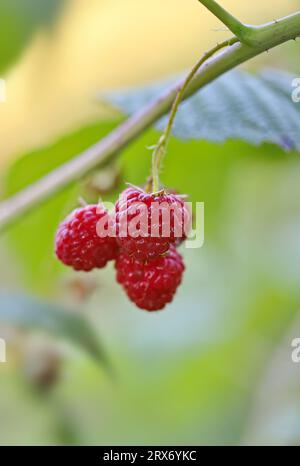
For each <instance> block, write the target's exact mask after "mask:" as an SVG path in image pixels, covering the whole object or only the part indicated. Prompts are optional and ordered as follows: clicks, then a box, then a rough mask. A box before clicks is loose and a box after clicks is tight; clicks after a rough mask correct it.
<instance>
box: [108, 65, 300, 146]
mask: <svg viewBox="0 0 300 466" xmlns="http://www.w3.org/2000/svg"><path fill="white" fill-rule="evenodd" d="M293 78H294V76H292V75H289V74H283V73H281V72H279V71H269V72H268V73H263V74H260V75H252V74H250V73H246V72H244V71H236V70H234V71H231V72H229V73H228V74H226V75H224V76H222V77H221V78H219V79H217V80H216V81H215V82H213V83H211V84H210V85H208V86H207V87H205V88H204V89H201V90H200V91H198V92H197V93H196V94H195V95H193V96H192V97H190V98H189V99H188V100H187V101H186V102H184V103H183V104H182V105H181V106H180V109H179V111H178V114H177V116H176V119H175V125H174V129H173V134H174V135H175V136H176V137H177V138H179V139H183V140H189V139H195V140H198V139H200V140H208V141H213V142H223V141H226V140H230V139H239V140H242V141H246V142H249V143H251V144H254V145H259V144H262V143H264V142H268V143H273V144H276V145H278V146H280V147H282V148H284V149H285V150H290V149H293V148H295V149H297V150H300V105H299V104H298V105H297V104H296V103H294V102H293V101H292V98H291V92H292V80H293ZM169 85H170V80H169V81H168V82H167V84H166V83H159V84H157V83H155V84H154V85H151V86H148V87H144V88H140V89H135V90H128V91H124V92H113V93H109V94H108V95H107V98H108V100H109V101H110V102H111V103H112V104H114V105H116V106H118V107H119V108H120V109H121V110H123V111H124V112H126V113H127V114H132V113H134V112H135V111H137V110H138V109H140V108H141V106H143V105H145V104H146V103H148V102H149V101H150V100H151V99H153V98H154V97H157V96H158V95H159V94H160V93H161V92H162V91H163V90H164V89H166V87H168V86H169ZM166 121H167V120H166V117H164V118H162V119H161V120H160V121H159V122H158V124H157V128H158V129H159V130H162V129H163V128H164V127H165V124H166Z"/></svg>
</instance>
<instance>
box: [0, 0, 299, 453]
mask: <svg viewBox="0 0 300 466" xmlns="http://www.w3.org/2000/svg"><path fill="white" fill-rule="evenodd" d="M36 3H37V2H34V1H33V0H19V1H18V2H17V1H8V0H3V1H2V2H1V6H0V18H1V19H0V26H1V22H2V23H3V24H2V26H3V27H2V26H1V27H0V37H1V41H0V42H1V47H0V77H1V78H3V79H5V80H6V88H7V101H6V102H5V103H1V104H0V137H1V150H0V168H1V179H0V187H1V193H2V198H5V197H7V196H8V195H10V194H13V193H14V192H17V191H18V190H20V189H21V188H23V187H24V186H26V185H27V184H28V183H30V182H32V181H34V180H35V179H38V178H39V177H40V176H41V175H42V174H45V173H47V172H48V171H49V170H50V169H51V168H53V167H55V166H57V165H59V164H60V163H62V162H63V161H65V160H68V159H69V158H70V157H72V156H74V155H76V154H77V153H79V152H80V151H81V150H83V149H84V148H86V147H88V146H89V145H90V144H91V143H93V142H95V141H97V140H98V139H100V138H101V137H102V136H104V135H105V134H107V133H108V132H109V131H110V130H111V129H112V128H114V127H115V126H116V124H117V123H118V121H120V119H121V117H120V115H117V114H116V112H115V111H114V110H112V109H110V108H109V106H108V105H104V104H101V103H99V99H98V98H97V95H98V94H99V91H104V90H106V89H110V90H111V89H118V88H121V87H128V86H135V85H137V84H146V83H149V82H151V81H153V80H155V79H160V78H164V77H166V76H168V75H170V74H172V73H173V74H174V73H178V72H182V71H183V70H184V69H186V68H187V67H190V66H191V65H192V64H193V63H194V61H195V60H196V59H197V57H199V56H200V54H201V53H202V52H203V51H205V50H206V49H207V48H209V47H210V46H211V45H213V44H214V43H215V42H217V41H220V40H221V39H223V38H224V37H227V35H228V33H227V32H226V31H224V28H222V25H220V23H219V22H218V21H217V20H216V19H215V18H214V17H213V16H212V15H211V14H210V13H209V12H207V11H206V10H205V9H204V8H203V7H202V6H201V5H200V4H199V3H198V2H197V1H196V0H189V1H187V0H185V1H183V0H172V1H171V0H164V2H161V1H159V0H154V1H152V2H150V3H149V2H147V1H145V0H143V1H142V0H90V1H89V2H86V1H84V0H66V1H65V2H56V1H53V0H52V1H51V0H43V1H39V2H38V5H39V8H37V7H36ZM222 5H224V6H225V7H226V8H228V9H229V10H230V11H231V12H232V13H233V14H235V15H236V16H238V17H239V18H241V19H242V20H243V21H245V22H249V23H252V22H253V23H255V24H258V23H262V22H266V21H268V20H272V19H275V18H277V17H280V16H284V15H287V14H289V13H292V12H293V11H296V10H297V9H300V2H299V1H298V0H297V1H292V0H289V1H286V0H280V1H279V0H278V1H277V2H276V5H274V3H273V2H265V3H263V2H259V1H256V0H255V1H252V2H251V3H249V4H246V3H244V2H238V1H237V0H231V1H229V0H227V1H225V0H224V1H223V2H222ZM24 12H26V14H25V13H24ZM4 25H5V28H4ZM299 47H300V46H299V42H298V43H297V42H296V43H294V42H293V43H289V44H285V45H283V46H281V47H279V48H278V49H276V50H274V51H272V52H270V53H269V54H264V55H263V56H261V57H259V58H258V59H256V60H254V61H253V62H251V63H249V64H247V69H250V70H251V71H252V70H253V71H254V70H259V69H261V68H264V67H276V68H279V69H282V70H288V71H290V72H291V73H292V74H293V76H295V77H297V76H299V73H300V67H299V60H298V56H299V51H300V48H299ZM298 105H300V104H298ZM157 137H158V133H157V132H156V131H155V130H149V131H147V132H146V133H145V134H144V135H143V136H142V137H141V138H140V139H139V140H137V141H136V142H134V143H133V144H131V145H130V146H129V147H128V148H127V149H125V150H124V151H123V152H122V154H120V157H119V158H118V161H117V162H116V163H115V164H114V165H113V166H110V167H108V168H105V169H104V170H102V171H101V172H97V173H95V174H94V175H93V176H92V177H89V178H88V179H84V180H82V182H81V183H79V184H76V185H72V186H71V187H70V188H68V189H66V190H64V191H63V192H62V193H60V194H59V195H57V196H55V197H54V198H52V199H50V200H49V201H48V202H47V203H45V204H44V205H43V206H41V207H39V208H37V209H36V210H35V211H34V212H32V213H30V214H28V215H26V216H25V217H24V218H22V219H20V220H18V221H17V222H16V223H15V224H14V225H13V226H12V227H11V228H10V229H9V230H8V231H6V232H5V233H4V234H2V236H1V239H0V251H1V258H2V260H1V263H0V286H1V289H2V290H5V292H6V293H8V292H9V293H11V294H12V296H14V293H17V294H18V295H20V294H24V295H30V296H33V297H35V299H36V298H38V299H39V300H40V301H39V302H43V300H44V299H47V300H48V301H51V302H53V303H57V304H58V305H59V306H62V307H65V308H66V309H71V314H72V313H73V315H74V316H76V317H77V316H78V317H79V318H80V319H83V322H86V321H87V322H88V323H90V324H91V325H92V327H93V329H94V330H95V333H96V339H97V341H98V342H100V343H101V345H102V346H103V348H104V349H105V352H106V354H107V355H108V357H109V359H110V361H111V364H112V366H113V370H114V373H115V377H114V378H113V379H112V378H111V377H110V376H109V375H108V373H107V371H106V370H105V368H104V366H103V365H102V366H101V365H100V368H99V365H98V364H97V362H96V361H95V359H93V358H91V357H90V356H89V355H88V354H87V353H86V352H85V351H82V349H81V348H80V345H79V346H78V345H74V344H69V342H68V341H67V338H66V336H67V334H68V330H67V331H65V332H64V330H62V332H61V333H62V334H63V335H62V336H63V337H62V338H56V337H53V336H50V335H49V334H48V333H47V332H45V331H44V332H40V331H31V330H30V329H26V330H25V329H24V328H23V325H19V324H18V322H17V323H14V325H12V324H11V321H10V320H12V319H9V318H7V315H9V314H10V305H11V304H9V302H10V303H11V301H9V300H8V301H7V303H8V304H7V305H6V304H5V303H6V301H5V300H2V308H3V309H4V312H3V309H2V314H1V306H0V337H2V338H5V339H6V341H7V343H8V348H7V361H8V362H7V363H6V364H0V418H1V422H0V444H2V445H3V444H13V445H15V444H22V445H31V444H33V445H37V444H38V445H40V444H41V445H45V444H59V445H61V444H76V445H87V444H100V445H114V444H119V445H127V444H130V445H136V444H141V445H151V444H152V445H154V444H155V445H166V444H170V445H193V444H194V445H197V444H235V445H238V444H264V443H271V444H299V443H300V421H299V419H300V366H297V364H293V363H292V361H291V340H292V339H293V338H295V337H299V336H300V335H299V334H300V323H299V316H298V311H299V310H300V242H299V231H300V184H299V178H300V159H299V154H298V153H295V152H285V151H284V150H282V149H280V148H278V147H275V146H274V145H271V144H264V145H262V146H259V147H256V146H254V145H250V144H248V143H246V142H242V141H238V140H235V141H227V142H225V143H223V144H214V143H213V142H207V141H189V142H182V141H179V140H177V139H175V138H173V139H172V141H171V143H170V147H169V154H168V156H167V157H166V160H165V163H164V170H163V174H162V180H163V182H164V183H165V184H166V185H168V186H170V187H174V188H176V189H177V190H178V191H180V192H182V193H188V194H189V196H190V200H192V201H194V202H196V201H203V202H205V237H206V238H205V245H204V246H203V247H202V248H201V249H197V250H193V249H184V248H183V249H182V254H183V256H184V259H185V262H186V266H187V269H186V273H185V277H184V282H183V284H182V286H181V288H180V289H179V291H178V294H177V296H176V299H175V300H174V302H173V303H172V304H171V305H170V306H168V307H167V308H166V310H164V311H163V312H160V313H153V314H149V313H146V312H143V311H141V310H138V309H137V308H135V307H134V305H132V304H131V303H130V302H129V301H128V300H127V299H126V297H125V296H124V294H123V292H122V290H121V289H120V287H119V286H118V285H117V284H116V282H115V280H114V268H113V265H112V264H111V265H110V266H109V267H107V269H105V270H102V271H97V272H92V273H90V274H87V275H84V274H80V273H79V274H78V273H75V272H72V271H68V270H65V269H64V268H63V267H61V266H60V264H58V262H57V261H56V259H55V258H54V253H53V237H54V232H55V229H56V226H57V223H58V222H59V221H60V220H61V219H62V218H63V216H64V215H65V214H67V213H68V212H69V211H70V209H72V208H73V207H74V206H76V204H77V198H78V196H79V195H84V196H85V198H86V199H87V200H90V201H95V200H96V199H97V198H98V196H99V195H101V196H103V197H104V198H105V199H107V200H114V199H115V198H116V196H117V194H118V192H119V191H120V190H121V189H122V188H123V187H124V183H125V182H126V181H130V182H131V183H133V184H142V183H143V182H144V181H145V178H146V177H147V175H148V174H149V168H150V157H149V151H148V150H147V148H146V147H147V146H149V145H151V144H153V143H154V142H155V141H156V139H157ZM24 154H25V155H24ZM1 299H2V298H1V295H0V300H1ZM13 299H14V298H13V297H12V300H13ZM17 299H19V298H16V300H17ZM16 302H17V301H16ZM5 306H6V307H5ZM33 306H35V308H37V312H40V313H43V307H42V306H41V308H40V309H39V305H38V304H36V303H35V304H34V305H33ZM13 307H14V302H13V304H12V308H13ZM23 307H24V309H23V311H24V312H23V317H22V319H21V320H22V322H23V321H24V320H26V312H27V306H25V304H24V306H23ZM21 308H22V302H21ZM21 310H22V309H21ZM30 312H31V311H30ZM30 312H29V314H30ZM47 312H48V310H47ZM24 314H25V316H24ZM1 315H2V316H3V315H6V317H5V318H3V319H2V318H1ZM17 320H18V319H17ZM57 325H58V326H59V325H60V322H58V324H57ZM79 325H80V322H79ZM29 326H30V325H29ZM45 327H47V325H45ZM54 333H56V334H58V333H59V331H55V332H54ZM75 339H76V338H75Z"/></svg>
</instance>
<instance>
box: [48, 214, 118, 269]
mask: <svg viewBox="0 0 300 466" xmlns="http://www.w3.org/2000/svg"><path fill="white" fill-rule="evenodd" d="M101 219H102V221H103V223H104V225H105V227H106V228H108V224H109V215H108V213H107V211H106V210H105V208H104V207H103V206H100V205H87V206H85V207H82V208H79V209H75V210H74V211H73V212H72V213H71V214H70V215H69V216H68V217H67V218H66V219H65V220H64V221H63V222H62V223H61V224H60V225H59V227H58V230H57V233H56V237H55V252H56V255H57V257H58V259H60V260H61V262H63V263H64V264H65V265H69V266H71V267H73V269H75V270H84V271H86V272H88V271H89V270H92V269H93V268H99V269H100V268H102V267H105V265H106V264H107V262H108V261H110V260H112V259H115V258H116V256H117V253H118V246H117V242H116V238H115V237H109V236H107V237H100V236H99V235H98V234H97V223H98V222H99V221H100V220H101Z"/></svg>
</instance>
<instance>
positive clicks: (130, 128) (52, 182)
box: [0, 2, 300, 230]
mask: <svg viewBox="0 0 300 466" xmlns="http://www.w3.org/2000/svg"><path fill="white" fill-rule="evenodd" d="M210 3H211V4H212V2H210ZM246 35H248V39H247V41H246V40H245V38H244V39H243V40H241V38H239V40H240V42H237V43H235V44H233V45H232V46H230V47H228V48H227V49H226V50H225V51H223V52H221V53H220V54H218V55H217V56H216V57H212V58H210V59H209V60H207V61H206V62H205V63H204V64H203V66H201V67H200V69H199V71H198V73H197V74H196V76H195V77H194V79H193V80H192V82H191V83H190V85H189V87H188V88H187V89H186V91H185V93H184V96H183V97H184V99H185V98H187V97H189V96H190V95H192V94H194V93H195V92H196V91H198V90H199V89H202V88H203V87H205V86H206V85H208V84H210V83H211V82H213V81H214V80H215V79H217V78H218V77H219V76H221V75H222V74H224V73H226V72H227V71H229V70H232V69H233V68H235V67H236V66H238V65H240V64H242V63H245V62H246V61H248V60H250V59H251V58H254V57H256V56H257V55H260V54H261V53H262V52H265V51H267V50H269V49H271V48H274V47H276V46H277V45H280V44H283V43H284V42H287V41H289V40H292V39H296V38H297V37H299V36H300V12H297V13H295V14H293V15H290V16H286V17H285V18H281V19H279V20H278V21H273V22H272V23H269V24H265V25H262V26H257V27H256V28H254V27H251V29H250V31H249V30H248V29H247V34H246ZM250 39H251V40H250ZM250 42H251V45H248V44H250ZM182 84H183V83H179V84H177V85H175V86H172V87H171V88H170V89H169V90H167V91H166V92H164V93H163V95H161V96H159V97H158V98H156V99H154V100H153V101H152V102H150V103H149V104H148V105H146V106H145V107H143V108H142V109H140V110H139V111H138V112H137V113H135V114H134V115H132V116H131V117H130V118H128V119H127V120H126V121H125V122H124V123H122V124H121V125H120V126H119V127H118V128H116V129H115V130H114V131H112V132H111V133H110V134H109V135H107V136H106V137H105V138H103V139H102V140H101V141H99V142H97V143H96V144H94V145H93V146H91V147H90V148H89V149H87V150H85V151H84V152H82V153H81V154H79V155H78V156H76V157H74V158H73V159H72V160H70V161H69V162H67V163H65V164H63V165H61V166H60V167H58V168H56V169H55V170H53V171H52V172H50V173H49V174H48V175H46V176H45V177H43V178H41V179H40V180H38V181H37V182H35V183H34V184H32V185H30V186H28V187H27V188H25V189H24V190H23V191H20V192H19V193H17V194H15V195H14V196H12V197H11V198H9V199H7V200H5V201H3V202H2V203H0V230H3V229H4V228H5V227H7V226H9V225H10V224H12V223H13V222H14V221H15V220H16V219H18V218H19V217H20V216H21V215H23V214H25V213H26V212H28V211H30V210H31V209H33V208H34V207H36V206H37V205H39V204H40V203H41V202H42V201H45V200H46V199H48V198H49V197H50V196H52V195H53V194H55V193H57V192H58V191H59V190H61V189H63V188H65V187H66V186H67V185H69V184H70V183H72V182H75V181H77V180H79V179H81V178H82V177H84V176H86V175H87V174H88V173H89V172H90V171H91V170H93V169H95V168H96V167H99V165H104V164H105V163H107V162H108V161H110V160H112V159H113V158H114V157H115V156H116V154H117V153H119V152H120V150H121V149H123V148H124V147H125V146H126V145H127V144H129V142H131V141H132V140H133V139H135V138H137V137H138V136H139V135H140V134H141V133H142V132H143V131H144V130H145V129H146V128H148V127H149V126H151V125H152V124H153V123H154V122H155V121H157V120H158V119H159V118H160V117H162V116H163V115H165V114H166V113H167V112H168V111H169V110H170V108H171V107H172V104H173V102H174V98H175V97H176V95H177V93H178V91H179V89H180V88H181V86H182Z"/></svg>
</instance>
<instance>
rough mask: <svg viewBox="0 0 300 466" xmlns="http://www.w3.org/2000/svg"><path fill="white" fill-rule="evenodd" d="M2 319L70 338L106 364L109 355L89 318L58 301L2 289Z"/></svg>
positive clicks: (20, 326) (16, 324)
mask: <svg viewBox="0 0 300 466" xmlns="http://www.w3.org/2000/svg"><path fill="white" fill-rule="evenodd" d="M0 322H1V323H4V324H10V325H14V326H17V327H18V328H22V329H30V330H40V331H44V332H47V333H50V334H53V335H54V336H56V337H60V338H63V339H65V340H69V341H70V342H72V343H74V344H76V345H78V346H81V347H82V348H83V349H84V350H86V351H88V352H89V353H90V354H91V356H93V357H94V358H95V359H96V360H97V362H98V363H101V364H103V363H104V364H107V361H106V356H105V354H104V352H103V350H102V348H101V346H100V344H99V342H98V340H97V338H96V336H95V334H94V332H93V330H92V329H91V328H90V326H89V325H88V324H87V322H86V321H85V320H84V319H83V318H82V317H81V316H80V315H78V314H75V313H74V312H71V311H66V310H65V309H63V308H62V307H60V306H58V305H57V304H53V303H50V302H46V301H40V300H38V299H36V298H33V297H29V296H26V295H16V294H8V293H6V292H0Z"/></svg>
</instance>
